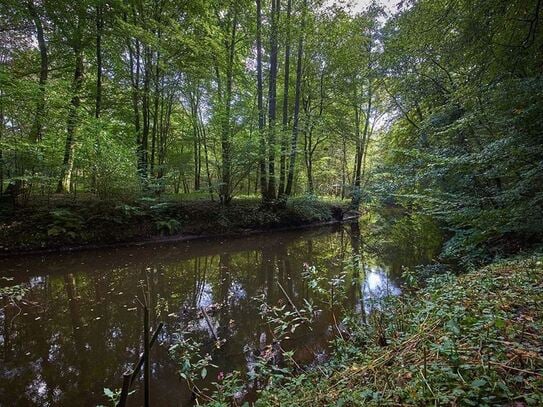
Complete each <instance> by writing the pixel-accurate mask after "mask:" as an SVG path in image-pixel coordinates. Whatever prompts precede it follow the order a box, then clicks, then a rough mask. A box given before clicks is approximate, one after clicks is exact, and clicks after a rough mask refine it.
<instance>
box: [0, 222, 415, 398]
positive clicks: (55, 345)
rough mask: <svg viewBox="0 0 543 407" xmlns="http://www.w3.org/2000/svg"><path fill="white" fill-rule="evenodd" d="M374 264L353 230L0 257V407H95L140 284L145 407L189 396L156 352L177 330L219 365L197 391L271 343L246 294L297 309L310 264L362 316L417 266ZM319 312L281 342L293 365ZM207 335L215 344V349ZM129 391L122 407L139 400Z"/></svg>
mask: <svg viewBox="0 0 543 407" xmlns="http://www.w3.org/2000/svg"><path fill="white" fill-rule="evenodd" d="M386 258H387V259H388V260H386V261H385V260H380V258H379V256H376V255H374V254H372V253H371V250H368V249H367V247H365V243H364V239H363V237H361V235H360V229H359V227H358V224H351V225H346V224H343V225H337V226H333V227H321V228H314V229H306V230H298V231H288V232H273V233H267V234H262V235H253V236H249V237H246V238H229V239H223V240H219V239H214V240H201V241H192V242H183V243H171V244H167V245H156V246H141V247H125V248H117V249H107V250H92V251H82V252H76V253H68V254H56V255H52V254H51V255H44V256H41V255H40V256H38V255H32V256H24V257H15V258H5V259H0V270H1V273H0V276H1V277H2V278H0V286H2V287H6V286H10V285H15V284H20V285H21V286H22V287H23V289H24V290H25V295H24V298H23V299H22V300H20V301H12V299H13V298H12V299H10V298H7V297H4V298H3V299H1V301H2V302H1V303H0V405H5V406H27V405H39V406H49V405H50V406H69V405H81V406H83V405H84V406H91V405H98V404H104V405H105V404H107V403H108V401H107V398H106V397H105V396H104V388H112V389H113V388H119V387H120V386H121V381H122V374H123V372H124V371H125V370H126V369H127V368H128V367H129V366H130V365H133V364H134V363H135V361H136V360H137V359H138V355H139V352H140V350H141V346H140V344H141V338H142V319H143V317H142V312H141V310H140V308H139V307H138V306H137V304H136V303H135V297H136V296H140V297H141V293H142V288H141V286H142V284H148V287H149V291H150V298H151V303H152V308H153V309H154V310H155V313H154V314H155V315H154V316H152V320H151V324H152V326H156V324H157V323H158V320H160V321H163V322H164V323H165V327H164V329H163V330H162V332H161V334H160V336H159V340H158V346H157V345H155V347H154V348H153V349H152V381H151V401H152V405H156V406H180V405H188V404H190V401H191V394H190V392H189V391H188V388H187V386H186V384H185V383H184V382H183V381H182V380H181V379H180V377H179V373H178V370H179V369H178V366H177V365H176V362H175V361H174V360H173V359H172V358H171V357H170V355H169V352H168V349H169V347H170V346H171V345H172V343H174V341H175V338H176V337H177V334H178V333H179V332H181V331H185V332H190V335H192V336H193V337H195V338H197V339H198V340H199V341H200V342H201V343H202V351H203V352H210V353H211V355H212V357H213V363H215V364H216V365H218V366H219V367H218V369H211V370H210V371H209V373H208V375H207V377H206V379H205V380H203V381H202V382H201V383H200V386H201V387H203V388H205V387H206V386H209V384H210V383H211V382H213V381H216V380H217V374H218V372H228V371H231V370H233V369H236V370H240V371H242V372H247V370H248V369H250V356H249V355H251V354H254V353H255V352H258V350H259V349H262V347H264V346H266V345H267V344H270V343H271V336H270V333H269V329H268V327H267V325H266V324H265V323H264V321H263V320H262V318H261V316H260V315H259V304H258V303H257V302H256V301H255V300H254V297H255V296H257V295H263V296H264V297H263V298H265V302H266V303H267V304H269V305H275V304H281V303H282V302H283V303H284V302H285V301H286V300H285V296H284V294H283V292H282V291H281V289H280V286H281V287H283V288H284V290H286V291H287V293H288V294H289V297H290V298H291V300H292V301H293V302H294V303H296V304H298V305H300V304H303V299H304V298H305V299H311V298H312V297H314V293H313V291H312V290H311V289H310V287H309V286H308V282H307V280H306V279H304V278H303V277H302V271H303V270H304V269H306V268H308V267H312V266H315V268H316V270H318V272H319V274H321V275H322V276H323V277H325V278H327V279H333V278H335V277H337V276H339V275H344V279H343V280H341V284H344V285H345V291H344V292H345V293H346V295H345V297H344V298H343V299H342V304H341V306H342V307H347V308H350V309H352V310H356V311H358V312H359V313H360V314H361V315H362V316H363V315H365V314H366V313H368V312H369V311H370V308H371V306H372V303H373V301H372V299H374V298H380V297H383V296H386V295H391V294H392V295H396V294H399V293H400V288H399V281H398V277H397V276H398V274H399V270H400V268H401V266H402V265H403V264H406V263H410V264H412V263H413V262H415V263H416V261H417V260H416V259H413V258H411V259H407V260H404V259H395V260H393V261H392V260H390V259H391V258H394V256H387V257H386ZM355 270H360V272H356V271H355ZM314 300H315V301H318V299H316V298H314ZM316 304H317V306H318V305H319V304H318V303H316ZM201 308H203V309H204V310H207V314H208V317H209V321H206V319H205V317H204V315H202V312H201V311H200V310H201ZM327 309H328V311H322V312H320V313H318V314H317V315H316V317H315V318H314V321H313V325H312V330H307V329H306V330H299V331H298V330H297V331H296V332H295V333H294V334H293V335H292V336H291V337H290V339H289V340H287V341H286V343H285V344H284V347H285V348H287V349H291V350H294V351H295V354H294V357H295V359H296V361H297V363H299V364H301V365H303V364H306V365H307V364H311V363H317V362H319V361H320V360H322V359H324V358H325V355H326V352H327V342H328V340H329V339H330V338H331V337H332V336H333V335H334V332H335V331H334V325H333V318H332V313H331V311H330V309H329V308H327ZM209 322H210V323H211V324H212V326H213V328H210V326H209V325H210V324H209ZM213 331H215V334H216V335H218V336H219V337H220V338H221V339H223V340H225V342H224V344H223V346H222V347H221V348H220V349H216V348H215V347H214V344H213V342H214V341H213V335H214V333H213ZM138 386H140V383H139V382H138V383H136V386H135V388H136V393H135V394H134V395H132V396H130V398H129V403H128V404H129V405H141V404H142V401H141V400H142V391H141V388H139V387H138Z"/></svg>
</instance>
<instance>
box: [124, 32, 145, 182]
mask: <svg viewBox="0 0 543 407" xmlns="http://www.w3.org/2000/svg"><path fill="white" fill-rule="evenodd" d="M127 47H128V56H129V62H130V82H131V84H132V110H133V111H134V132H135V133H136V138H135V142H136V156H137V160H138V175H139V176H140V178H141V176H142V172H141V168H142V161H143V157H142V149H141V123H140V111H139V110H140V109H139V105H140V67H141V63H140V44H139V41H138V40H136V43H135V49H134V47H133V46H132V43H131V40H130V39H127Z"/></svg>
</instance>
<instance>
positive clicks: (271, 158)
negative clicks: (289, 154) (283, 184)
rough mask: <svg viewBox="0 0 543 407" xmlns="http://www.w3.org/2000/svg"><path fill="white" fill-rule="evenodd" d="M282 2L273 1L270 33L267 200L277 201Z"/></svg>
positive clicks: (278, 0)
mask: <svg viewBox="0 0 543 407" xmlns="http://www.w3.org/2000/svg"><path fill="white" fill-rule="evenodd" d="M280 4H281V3H280V0H272V4H271V32H270V73H269V90H268V129H269V136H268V192H267V194H266V195H267V199H268V200H273V199H275V194H276V190H275V120H276V116H277V111H276V106H277V52H278V46H277V25H278V19H279V8H280Z"/></svg>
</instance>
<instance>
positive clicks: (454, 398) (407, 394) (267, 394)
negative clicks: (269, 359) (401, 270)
mask: <svg viewBox="0 0 543 407" xmlns="http://www.w3.org/2000/svg"><path fill="white" fill-rule="evenodd" d="M542 304H543V256H542V255H540V254H538V255H531V256H525V257H523V258H516V259H514V260H508V261H502V262H498V263H495V264H492V265H490V266H487V267H484V268H482V269H479V270H477V271H473V272H470V273H467V274H463V275H460V276H454V275H450V274H446V275H441V276H438V277H434V278H433V279H431V280H428V281H426V282H425V284H424V287H422V288H420V289H417V290H414V291H412V292H407V293H404V295H403V296H401V298H398V299H393V300H392V302H391V303H390V304H389V305H388V306H385V308H382V309H380V311H376V312H374V314H373V317H370V320H369V323H368V325H365V326H363V327H360V328H359V329H358V331H356V328H354V330H353V331H351V332H350V335H349V336H348V335H347V334H344V335H343V336H344V337H343V338H339V339H338V340H337V341H336V343H335V344H334V349H335V351H334V353H333V354H332V356H331V359H330V360H329V362H328V363H327V364H325V365H322V366H319V367H318V368H317V369H315V370H310V371H309V372H305V373H303V374H298V375H295V376H293V377H291V378H285V379H283V380H281V381H276V382H275V383H274V384H273V385H272V386H271V387H270V388H268V389H267V390H265V391H263V392H262V394H261V397H260V400H259V402H258V404H259V405H266V406H268V405H284V406H308V405H311V406H354V405H472V406H476V405H477V406H479V405H506V406H527V405H536V406H541V405H543V335H542V332H543V306H542ZM355 325H356V324H355ZM358 326H360V324H358ZM347 336H348V337H347Z"/></svg>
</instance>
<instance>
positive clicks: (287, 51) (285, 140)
mask: <svg viewBox="0 0 543 407" xmlns="http://www.w3.org/2000/svg"><path fill="white" fill-rule="evenodd" d="M291 10H292V0H288V3H287V19H286V20H287V21H286V40H285V41H286V44H285V78H284V82H283V129H282V133H281V160H280V170H279V191H278V196H279V197H280V198H282V197H283V195H284V194H285V183H286V171H287V165H286V164H287V149H288V138H287V131H288V96H289V79H290V14H291Z"/></svg>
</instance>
